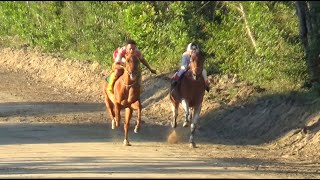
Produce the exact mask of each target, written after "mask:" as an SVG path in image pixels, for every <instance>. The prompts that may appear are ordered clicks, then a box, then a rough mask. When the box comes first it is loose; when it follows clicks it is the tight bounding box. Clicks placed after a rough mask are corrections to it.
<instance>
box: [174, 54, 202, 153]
mask: <svg viewBox="0 0 320 180" xmlns="http://www.w3.org/2000/svg"><path fill="white" fill-rule="evenodd" d="M204 61H205V59H204V55H203V53H202V52H198V53H195V52H194V53H192V54H191V59H190V64H189V67H190V68H189V70H188V71H187V72H186V73H185V74H184V76H182V77H181V79H180V81H178V84H177V85H176V86H174V87H172V86H171V88H170V100H171V105H172V111H173V117H174V119H173V121H172V122H171V126H172V128H176V126H177V117H178V108H179V104H180V103H181V104H182V106H183V109H184V111H185V121H184V123H183V127H187V126H188V122H190V121H191V122H190V123H191V125H190V127H191V135H190V139H189V143H190V146H191V147H193V148H194V147H196V144H195V143H194V140H193V136H194V131H195V129H196V126H197V123H198V119H199V115H200V111H201V107H202V101H203V96H204V93H205V82H204V79H203V76H202V70H203V66H204ZM191 108H192V109H193V112H192V111H190V110H191Z"/></svg>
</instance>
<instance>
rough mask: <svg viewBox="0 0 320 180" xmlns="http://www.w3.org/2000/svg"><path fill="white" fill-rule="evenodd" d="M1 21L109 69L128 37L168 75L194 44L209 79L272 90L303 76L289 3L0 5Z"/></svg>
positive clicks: (47, 47) (10, 32) (28, 39)
mask: <svg viewBox="0 0 320 180" xmlns="http://www.w3.org/2000/svg"><path fill="white" fill-rule="evenodd" d="M241 6H242V7H243V12H244V14H245V18H244V17H243V14H242V13H241V12H240V11H239V8H240V7H241ZM244 19H246V21H247V22H248V24H247V25H246V24H245V21H244ZM0 21H1V25H0V36H1V37H8V36H18V37H19V38H21V39H22V40H23V41H24V42H25V43H27V44H29V45H30V46H31V47H36V46H39V47H41V48H42V49H43V50H44V51H47V52H53V53H61V54H63V55H64V56H65V57H72V58H77V59H79V60H89V61H98V62H99V63H101V64H104V65H106V67H107V68H110V67H109V66H110V65H111V63H112V60H111V58H112V53H113V51H114V49H115V48H117V47H119V46H122V45H123V43H124V41H125V40H126V39H127V38H133V39H134V40H135V41H136V42H137V43H138V48H139V49H140V50H141V51H142V53H143V55H144V56H145V58H146V59H147V61H148V62H149V64H150V65H151V66H153V67H156V69H158V70H159V71H162V72H168V71H170V72H172V71H173V70H175V69H177V68H178V67H179V65H180V58H181V55H182V53H183V52H184V50H185V48H186V45H187V44H188V43H189V42H191V41H194V42H196V43H198V44H199V45H200V47H201V49H202V50H204V51H205V52H206V54H207V62H206V69H207V71H208V73H209V75H210V74H213V73H222V74H229V73H232V74H237V75H238V76H239V77H240V78H241V79H242V80H246V81H248V82H250V83H253V84H255V85H259V86H262V87H265V88H268V89H270V90H284V89H294V88H297V87H299V85H300V84H301V83H302V82H303V81H304V80H305V79H306V78H307V70H306V64H305V60H304V59H303V50H302V46H301V44H300V42H299V29H298V27H299V26H298V18H297V15H296V13H295V6H294V4H293V2H285V1H282V2H281V1H279V2H272V1H271V2H268V1H243V2H240V1H227V2H224V1H172V2H170V1H123V2H122V1H106V2H101V1H25V2H23V1H21V2H19V1H15V2H14V1H12V2H10V1H3V2H0ZM248 28H249V29H250V31H251V33H252V36H253V38H254V41H255V43H256V47H254V46H253V43H252V41H251V39H250V37H249V33H248Z"/></svg>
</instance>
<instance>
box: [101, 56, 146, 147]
mask: <svg viewBox="0 0 320 180" xmlns="http://www.w3.org/2000/svg"><path fill="white" fill-rule="evenodd" d="M139 66H140V62H139V59H138V58H137V57H136V56H135V55H128V56H127V57H126V61H125V65H124V66H123V69H124V72H123V74H122V75H121V76H120V77H119V78H118V80H117V81H116V82H115V84H114V88H113V90H114V91H113V92H114V93H111V92H109V91H108V90H107V89H108V82H107V81H105V83H104V86H103V94H104V97H105V104H106V110H107V113H109V116H110V118H111V120H112V129H115V127H119V126H120V119H121V117H120V111H121V110H122V109H126V113H125V122H124V141H123V144H124V145H126V146H130V143H129V140H128V129H129V124H130V119H131V117H132V113H133V110H137V111H138V113H137V114H138V117H137V121H136V126H135V129H134V132H135V133H138V130H139V128H140V122H141V102H140V84H139V78H140V76H141V73H140V67H139Z"/></svg>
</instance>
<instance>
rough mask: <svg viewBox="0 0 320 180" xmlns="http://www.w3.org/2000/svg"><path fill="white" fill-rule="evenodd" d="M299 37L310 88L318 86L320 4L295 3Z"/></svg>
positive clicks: (319, 74) (319, 77)
mask: <svg viewBox="0 0 320 180" xmlns="http://www.w3.org/2000/svg"><path fill="white" fill-rule="evenodd" d="M296 7H297V14H298V17H299V23H300V37H301V40H302V44H303V47H304V51H305V58H306V60H307V65H308V69H309V73H310V81H311V83H312V86H319V85H320V2H315V1H296Z"/></svg>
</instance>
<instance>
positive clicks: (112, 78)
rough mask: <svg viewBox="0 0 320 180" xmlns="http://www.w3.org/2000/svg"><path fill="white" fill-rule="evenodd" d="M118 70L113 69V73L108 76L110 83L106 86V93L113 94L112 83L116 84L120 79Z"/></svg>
mask: <svg viewBox="0 0 320 180" xmlns="http://www.w3.org/2000/svg"><path fill="white" fill-rule="evenodd" d="M120 73H121V72H120V70H119V69H117V68H116V69H115V71H114V72H113V73H112V74H111V75H110V82H109V84H108V91H109V92H111V93H113V86H114V83H115V82H116V80H117V79H118V78H119V77H120V75H121V74H120Z"/></svg>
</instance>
